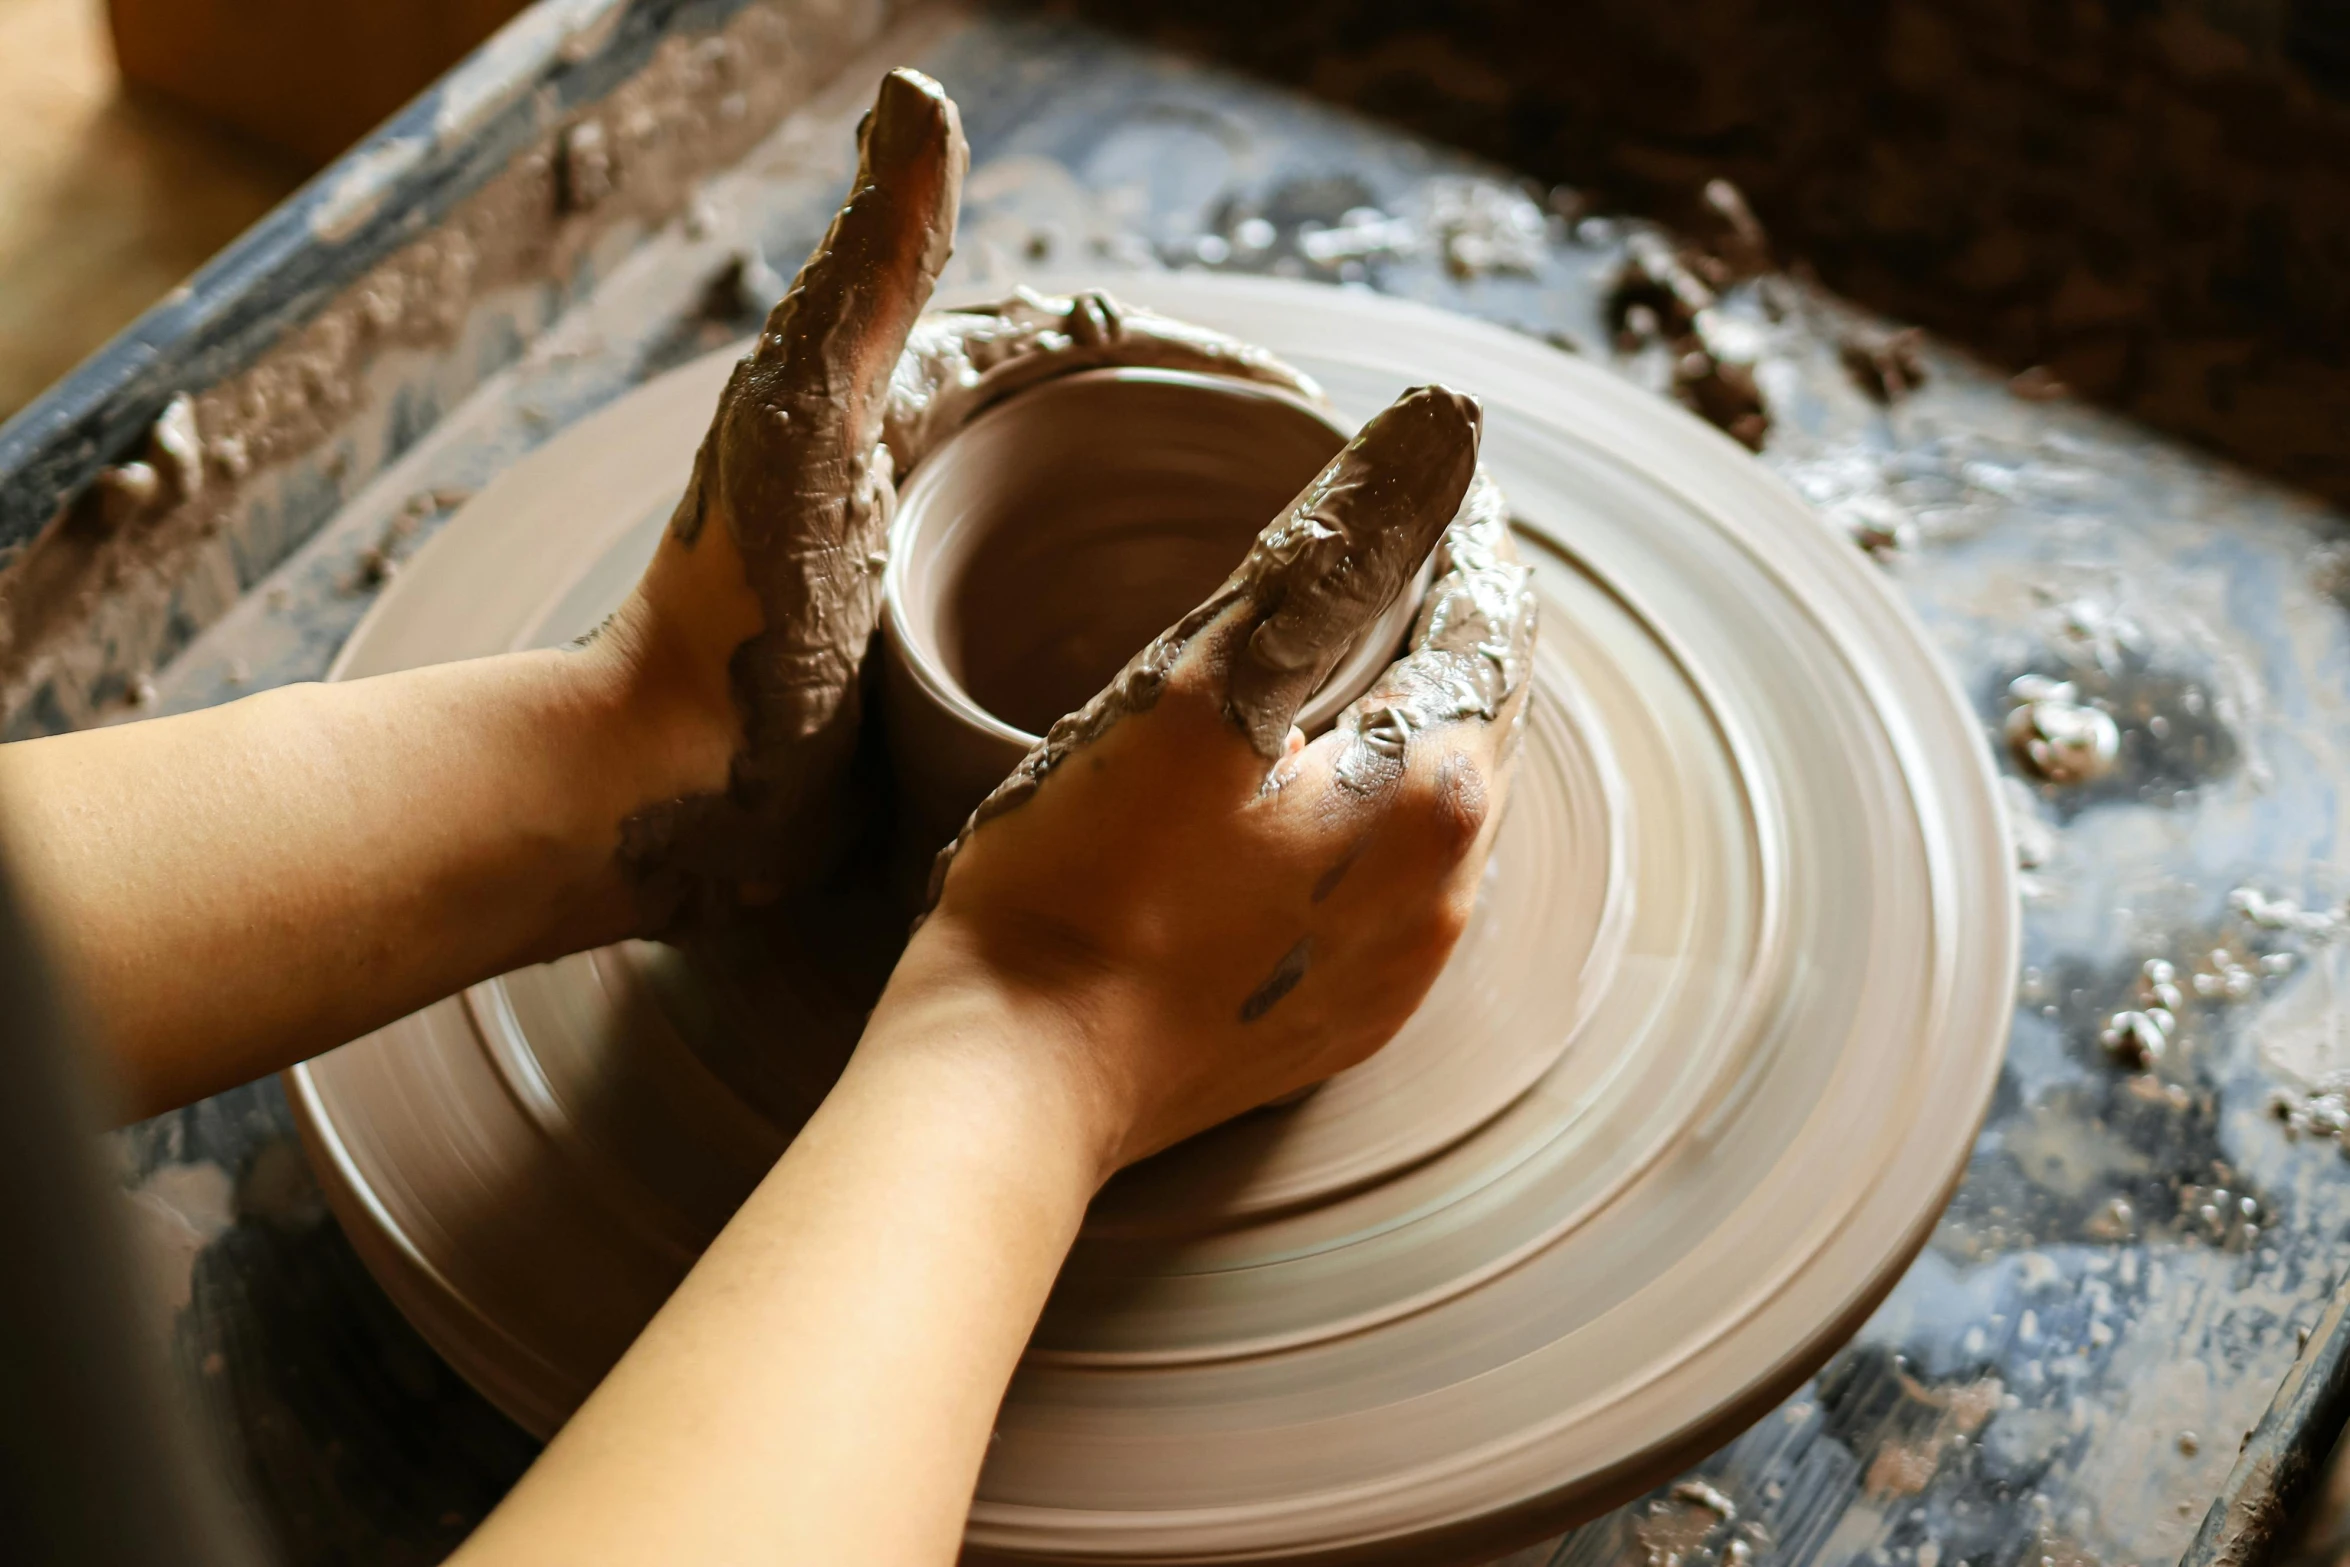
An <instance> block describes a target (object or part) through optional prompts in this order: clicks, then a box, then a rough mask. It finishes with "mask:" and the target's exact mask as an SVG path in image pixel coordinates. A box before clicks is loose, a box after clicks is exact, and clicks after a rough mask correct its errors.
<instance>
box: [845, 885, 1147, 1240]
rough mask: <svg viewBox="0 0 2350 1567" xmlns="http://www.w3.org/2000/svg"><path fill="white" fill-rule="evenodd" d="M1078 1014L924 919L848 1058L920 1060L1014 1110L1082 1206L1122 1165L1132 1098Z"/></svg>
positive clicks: (944, 926)
mask: <svg viewBox="0 0 2350 1567" xmlns="http://www.w3.org/2000/svg"><path fill="white" fill-rule="evenodd" d="M1083 1013H1084V1009H1083V1008H1082V1007H1080V1006H1077V1005H1074V1004H1072V999H1071V998H1070V997H1068V996H1065V995H1061V994H1058V993H1055V992H1051V991H1048V990H1045V989H1042V988H1039V987H1035V986H1028V985H1023V984H1020V983H1018V982H1016V981H1013V980H1010V979H1008V978H1007V977H1006V976H1004V975H1003V974H1001V973H1000V972H998V971H997V970H996V969H995V968H994V967H993V966H991V965H990V964H988V963H987V962H986V960H985V959H984V957H983V956H981V955H980V953H979V952H978V950H977V943H975V942H974V941H972V940H971V939H970V938H969V935H968V933H967V932H964V931H961V930H960V929H958V928H957V927H956V926H954V925H953V924H952V923H951V922H948V921H944V920H941V919H939V918H937V917H935V916H934V917H933V918H932V919H930V920H929V921H927V922H925V924H924V925H923V927H922V929H921V930H920V931H918V932H917V933H916V935H915V937H914V940H913V941H912V942H911V943H910V944H909V945H908V946H907V949H906V953H905V956H904V957H903V958H901V959H900V960H899V962H898V966H897V968H896V970H895V971H894V972H893V973H892V974H891V976H890V982H889V988H888V989H887V990H886V991H885V992H884V993H883V995H882V998H881V1002H880V1004H879V1005H878V1006H876V1007H875V1008H874V1011H873V1016H872V1019H871V1020H870V1022H869V1023H868V1024H867V1026H866V1030H865V1034H864V1037H863V1038H862V1039H861V1040H860V1041H859V1042H858V1045H857V1058H858V1059H859V1060H864V1061H870V1062H872V1063H874V1064H875V1065H876V1066H877V1067H878V1066H883V1065H891V1064H895V1063H901V1062H907V1063H920V1064H921V1065H922V1066H923V1067H924V1068H927V1069H930V1070H935V1071H937V1072H939V1073H941V1074H942V1075H958V1076H961V1077H963V1078H964V1079H966V1080H967V1082H968V1084H969V1085H970V1086H971V1087H972V1089H973V1090H974V1091H975V1092H977V1093H979V1094H981V1095H982V1097H983V1098H984V1099H987V1100H992V1101H995V1102H1006V1103H1012V1104H1016V1105H1017V1106H1018V1113H1019V1115H1020V1116H1021V1117H1022V1118H1024V1119H1026V1120H1028V1121H1029V1122H1030V1123H1031V1125H1030V1127H1029V1131H1030V1133H1031V1134H1032V1135H1034V1136H1036V1137H1040V1138H1043V1139H1045V1140H1046V1142H1047V1144H1048V1145H1049V1146H1050V1147H1051V1148H1053V1149H1054V1150H1055V1152H1056V1153H1058V1154H1060V1155H1062V1156H1063V1157H1065V1158H1066V1160H1067V1161H1068V1164H1069V1167H1070V1169H1071V1170H1072V1171H1074V1172H1075V1173H1076V1177H1077V1178H1078V1179H1079V1180H1080V1181H1081V1182H1082V1184H1083V1187H1084V1191H1085V1194H1086V1196H1087V1197H1088V1198H1090V1197H1091V1195H1092V1193H1093V1192H1094V1191H1095V1190H1096V1189H1098V1188H1099V1187H1100V1186H1101V1184H1102V1182H1104V1181H1106V1180H1108V1179H1109V1178H1110V1176H1111V1175H1113V1174H1114V1173H1116V1171H1117V1170H1118V1168H1119V1167H1120V1166H1121V1165H1123V1164H1124V1163H1126V1162H1127V1155H1126V1149H1127V1146H1128V1143H1129V1141H1130V1134H1131V1130H1132V1124H1133V1116H1132V1114H1131V1100H1132V1097H1133V1096H1132V1093H1131V1085H1129V1084H1126V1083H1124V1082H1122V1081H1120V1080H1119V1079H1118V1078H1117V1076H1116V1075H1115V1074H1113V1073H1111V1072H1109V1071H1108V1070H1107V1069H1106V1063H1105V1061H1104V1058H1103V1056H1102V1054H1101V1053H1100V1052H1098V1051H1097V1050H1096V1049H1095V1048H1094V1046H1093V1042H1092V1040H1091V1037H1090V1031H1089V1028H1088V1026H1087V1024H1086V1022H1085V1020H1084V1016H1083ZM853 1070H855V1063H852V1071H853Z"/></svg>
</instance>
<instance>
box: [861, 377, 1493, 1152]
mask: <svg viewBox="0 0 2350 1567" xmlns="http://www.w3.org/2000/svg"><path fill="white" fill-rule="evenodd" d="M1478 433H1479V414H1478V410H1477V406H1476V404H1475V403H1474V402H1473V401H1471V400H1470V399H1468V398H1466V397H1463V396H1460V395H1458V394H1456V393H1453V392H1450V391H1446V390H1444V389H1442V388H1437V387H1425V388H1421V389H1418V390H1416V391H1413V392H1411V393H1408V394H1406V395H1405V396H1404V397H1403V398H1402V399H1401V400H1399V401H1398V402H1397V403H1395V404H1394V405H1393V406H1392V407H1390V408H1389V409H1387V410H1386V411H1385V412H1384V413H1382V414H1380V415H1379V416H1378V417H1377V418H1375V419H1373V420H1372V421H1371V422H1370V423H1369V424H1368V425H1366V426H1365V427H1364V429H1363V431H1362V433H1361V434H1360V435H1358V436H1357V437H1356V438H1355V440H1354V441H1353V442H1351V443H1350V444H1349V445H1348V446H1347V447H1346V449H1345V450H1344V451H1343V452H1341V453H1340V454H1339V455H1338V456H1337V457H1336V458H1334V459H1333V460H1332V461H1331V463H1330V465H1329V466H1328V467H1327V468H1326V469H1324V470H1323V472H1322V473H1321V474H1320V475H1319V476H1318V477H1317V478H1316V479H1315V480H1314V481H1313V482H1312V483H1311V484H1309V485H1308V486H1307V487H1306V489H1305V490H1304V491H1303V492H1301V493H1300V494H1299V496H1298V497H1297V499H1296V500H1295V501H1293V502H1292V503H1291V504H1290V506H1289V507H1288V509H1287V510H1285V511H1284V512H1283V513H1282V515H1281V516H1279V517H1278V518H1276V519H1274V521H1273V522H1272V523H1271V524H1270V525H1269V526H1268V527H1267V528H1266V529H1265V530H1264V532H1263V533H1262V534H1261V535H1260V536H1259V538H1258V540H1257V542H1256V545H1255V547H1254V548H1253V549H1252V550H1251V551H1250V553H1249V555H1248V558H1247V559H1246V560H1245V561H1244V562H1243V563H1242V565H1241V567H1240V568H1239V569H1238V570H1237V571H1235V572H1234V573H1233V575H1232V576H1231V577H1230V578H1229V579H1228V580H1227V581H1226V582H1225V583H1224V584H1223V586H1222V587H1221V588H1219V589H1218V590H1217V592H1216V593H1215V594H1213V595H1212V596H1210V597H1209V598H1208V600H1207V601H1206V602H1204V603H1203V604H1201V605H1200V606H1199V607H1198V608H1197V609H1196V610H1194V611H1193V612H1192V613H1191V614H1190V615H1188V616H1186V617H1185V618H1184V619H1183V620H1182V621H1181V622H1180V623H1178V624H1177V625H1175V626H1174V627H1172V628H1170V629H1169V630H1168V631H1167V632H1166V633H1165V634H1164V635H1162V636H1161V637H1159V638H1158V639H1157V640H1156V641H1154V642H1153V643H1152V644H1151V646H1150V647H1149V648H1147V649H1145V650H1144V651H1143V652H1142V653H1141V654H1140V655H1138V656H1137V657H1136V658H1135V659H1134V660H1133V662H1131V663H1130V664H1129V665H1128V666H1127V667H1126V669H1125V670H1124V671H1123V672H1122V673H1121V674H1120V675H1119V676H1118V678H1117V679H1116V680H1115V681H1114V682H1113V683H1112V684H1111V685H1110V686H1109V687H1108V688H1107V689H1105V690H1104V691H1103V692H1102V693H1101V695H1100V696H1098V697H1097V698H1095V699H1094V701H1093V702H1091V703H1089V704H1088V705H1087V706H1086V707H1085V708H1084V709H1082V710H1081V711H1079V712H1077V713H1073V714H1071V715H1069V716H1068V717H1067V718H1064V719H1062V720H1061V721H1060V722H1059V723H1058V724H1056V725H1055V726H1054V727H1053V729H1052V731H1051V733H1050V734H1049V735H1048V736H1047V737H1046V739H1045V741H1044V743H1043V744H1042V745H1040V746H1039V747H1038V748H1037V749H1036V750H1035V751H1034V752H1032V753H1031V754H1030V756H1029V757H1028V759H1027V760H1026V761H1025V762H1024V763H1023V764H1022V765H1021V767H1020V769H1019V770H1018V771H1017V772H1016V773H1015V774H1014V775H1013V776H1012V777H1011V778H1010V779H1008V780H1006V782H1005V783H1004V785H1003V786H1002V787H1001V788H999V789H998V790H997V791H996V792H995V794H993V795H992V796H991V797H990V798H989V800H988V801H987V803H986V804H984V805H983V806H982V807H981V808H980V810H979V811H978V812H977V813H976V814H975V815H974V817H973V820H972V824H971V826H970V827H968V828H967V829H966V830H965V831H964V833H963V834H962V836H961V837H960V838H959V839H958V840H957V842H956V844H955V845H954V847H953V848H952V849H950V850H949V851H948V853H947V854H946V855H944V856H942V857H941V861H940V867H939V875H938V878H937V880H936V881H935V883H934V890H935V894H936V902H935V905H934V907H933V908H932V910H931V913H930V914H929V916H928V918H927V919H926V920H925V922H924V923H923V925H922V927H921V928H920V930H919V931H918V932H917V933H916V935H915V938H914V940H913V942H912V944H911V945H910V946H909V948H908V950H907V953H906V955H905V958H904V959H903V961H902V962H901V963H900V965H899V967H898V969H897V972H896V973H895V975H893V977H892V979H891V981H890V986H889V989H888V991H887V993H886V994H885V995H884V997H883V999H882V1002H881V1006H880V1008H879V1010H878V1011H877V1013H876V1015H875V1019H874V1026H873V1028H872V1029H871V1030H870V1031H869V1033H868V1036H867V1038H868V1041H876V1040H878V1041H883V1042H885V1047H886V1048H893V1049H966V1048H968V1049H978V1048H1005V1047H1003V1046H991V1045H990V1044H989V1043H988V1042H989V1041H1000V1040H1006V1039H1009V1040H1012V1041H1015V1042H1016V1044H1015V1045H1014V1046H1012V1047H1010V1048H1015V1049H1017V1050H1018V1051H1019V1052H1020V1056H1021V1059H1020V1061H1019V1062H1018V1063H1017V1066H1018V1068H1019V1069H1020V1070H1023V1071H1028V1072H1032V1073H1035V1074H1041V1083H1040V1086H1041V1087H1042V1088H1043V1089H1045V1090H1048V1091H1053V1092H1060V1093H1065V1094H1070V1095H1074V1096H1075V1097H1076V1098H1077V1099H1078V1100H1079V1101H1080V1102H1081V1103H1082V1105H1083V1107H1084V1118H1085V1122H1086V1124H1087V1125H1089V1126H1090V1127H1092V1128H1093V1129H1094V1130H1095V1133H1096V1134H1097V1136H1098V1140H1099V1156H1100V1160H1101V1164H1102V1173H1103V1174H1104V1175H1105V1176H1106V1175H1107V1174H1108V1173H1109V1171H1110V1170H1111V1169H1114V1168H1116V1167H1117V1166H1118V1165H1121V1164H1124V1163H1126V1162H1129V1161H1131V1160H1133V1159H1136V1158H1140V1157H1142V1156H1143V1155H1145V1154H1148V1153H1151V1152H1154V1151H1156V1150H1157V1149H1160V1148H1163V1147H1166V1146H1167V1145H1169V1144H1170V1143H1173V1142H1175V1141H1178V1140H1179V1139H1181V1138H1183V1137H1186V1136H1189V1135H1190V1134H1191V1133H1193V1132H1196V1131H1199V1130H1202V1129H1203V1128H1205V1127H1207V1126H1210V1125H1212V1124H1214V1123H1215V1122H1217V1121H1220V1120H1223V1119H1225V1118H1227V1117H1229V1116H1231V1115H1234V1114H1237V1113H1238V1112H1240V1111H1242V1110H1245V1109H1248V1108H1249V1107H1251V1106H1253V1105H1257V1104H1261V1103H1263V1102H1265V1101H1267V1100H1270V1099H1274V1098H1277V1097H1279V1096H1281V1095H1283V1094H1285V1093H1288V1092H1291V1091H1293V1090H1296V1089H1298V1088H1301V1087H1304V1086H1306V1085H1308V1084H1311V1083H1314V1082H1318V1081H1319V1080H1321V1079H1322V1078H1324V1077H1327V1076H1329V1075H1330V1074H1332V1073H1333V1072H1336V1071H1339V1070H1341V1069H1343V1068H1345V1067H1347V1066H1350V1065H1352V1064H1354V1063H1355V1062H1357V1061H1360V1060H1362V1059H1363V1058H1364V1057H1366V1056H1368V1055H1369V1054H1370V1053H1371V1052H1372V1051H1374V1050H1376V1049H1377V1048H1378V1047H1379V1046H1380V1045H1382V1044H1384V1043H1385V1042H1386V1041H1387V1039H1388V1038H1389V1037H1391V1036H1392V1035H1393V1033H1394V1032H1395V1030H1396V1029H1397V1028H1398V1027H1400V1026H1401V1025H1402V1023H1403V1022H1404V1020H1405V1019H1406V1018H1408V1017H1409V1016H1410V1015H1411V1013H1412V1011H1413V1009H1414V1008H1416V1007H1417V1006H1418V1004H1419V1002H1420V1000H1421V998H1422V997H1423V996H1424V995H1425V994H1426V992H1427V989H1428V987H1429V985H1430V984H1431V983H1433V982H1434V980H1435V977H1436V974H1437V972H1438V970H1439V969H1440V968H1441V967H1442V965H1443V963H1444V960H1445V958H1446V956H1447V954H1448V953H1449V952H1450V951H1451V948H1452V945H1453V942H1454V940H1455V939H1456V938H1457V936H1458V935H1459V933H1460V930H1461V928H1462V926H1463V924H1464V922H1465V921H1466V920H1467V918H1468V915H1469V912H1470V910H1471V908H1472V906H1473V904H1474V902H1475V898H1476V891H1477V886H1478V882H1479V878H1480V873H1481V870H1482V866H1483V863H1484V860H1485V856H1486V852H1487V849H1488V847H1489V845H1490V842H1491V838H1492V833H1493V829H1494V824H1495V822H1496V820H1497V818H1498V817H1499V815H1500V810H1501V805H1502V800H1503V796H1504V794H1505V792H1506V789H1507V786H1508V780H1509V774H1510V767H1511V760H1512V757H1513V755H1514V738H1515V734H1516V730H1517V720H1518V716H1519V713H1520V710H1521V708H1522V705H1523V702H1524V700H1525V697H1524V684H1525V671H1526V663H1527V658H1528V656H1529V653H1530V650H1531V641H1532V637H1533V631H1534V627H1533V604H1532V598H1531V595H1530V593H1529V592H1528V591H1527V582H1526V576H1525V573H1524V571H1523V568H1521V567H1519V566H1518V565H1517V564H1516V563H1515V561H1514V560H1513V559H1511V558H1510V557H1509V553H1508V552H1509V545H1508V537H1507V527H1506V520H1505V519H1504V518H1503V517H1502V514H1501V510H1500V505H1499V495H1498V492H1497V491H1494V490H1493V488H1492V486H1491V484H1490V481H1487V480H1485V479H1484V478H1483V477H1482V475H1481V474H1480V473H1478V471H1477V469H1476V453H1477V441H1478ZM1448 524H1450V525H1451V528H1450V532H1449V535H1448ZM1440 536H1446V540H1447V541H1446V543H1445V544H1444V547H1443V549H1442V551H1441V553H1440V556H1439V559H1438V562H1437V565H1438V578H1437V585H1436V587H1435V589H1434V591H1432V592H1431V594H1430V595H1429V597H1428V600H1427V602H1426V604H1425V607H1424V609H1423V612H1422V615H1421V617H1420V621H1419V625H1418V627H1417V629H1416V631H1415V634H1414V638H1413V647H1412V649H1411V651H1410V652H1409V653H1408V654H1407V655H1406V656H1405V657H1404V659H1403V660H1402V661H1401V662H1399V663H1398V664H1397V665H1396V666H1395V667H1394V668H1393V669H1392V670H1391V671H1390V672H1389V673H1388V674H1387V675H1386V676H1385V677H1384V678H1383V679H1382V680H1380V681H1379V682H1378V684H1377V685H1376V686H1375V687H1374V689H1373V690H1372V691H1371V692H1370V693H1369V694H1367V695H1366V696H1365V697H1364V698H1363V699H1362V700H1361V701H1359V702H1357V703H1356V704H1355V705H1354V706H1353V707H1352V708H1351V709H1349V711H1348V712H1347V714H1346V715H1345V716H1344V717H1343V718H1342V720H1341V721H1340V723H1339V724H1338V725H1337V727H1336V728H1335V729H1334V730H1333V731H1332V732H1331V733H1330V734H1328V735H1325V736H1323V737H1322V738H1321V739H1319V740H1316V741H1314V742H1313V743H1312V744H1306V743H1305V742H1304V740H1303V737H1302V736H1300V735H1299V734H1298V733H1297V731H1295V730H1294V729H1293V728H1292V727H1291V721H1292V718H1293V717H1294V715H1295V714H1296V712H1297V711H1298V708H1299V706H1300V705H1301V704H1302V703H1303V702H1304V700H1305V699H1306V697H1307V696H1308V695H1309V694H1310V693H1311V692H1312V691H1313V689H1314V688H1315V687H1316V686H1318V685H1319V684H1320V683H1321V681H1322V679H1323V678H1324V677H1325V676H1326V675H1327V674H1328V672H1329V671H1330V669H1331V668H1332V666H1333V665H1334V664H1335V663H1336V661H1337V660H1338V659H1339V657H1340V656H1341V655H1342V654H1343V652H1344V651H1345V649H1346V647H1347V645H1348V644H1349V643H1350V642H1351V641H1352V640H1353V638H1354V636H1355V635H1356V633H1357V632H1359V631H1360V630H1361V628H1362V627H1363V626H1365V625H1366V624H1368V623H1369V622H1370V621H1371V620H1372V619H1373V618H1374V617H1375V616H1376V615H1378V614H1379V613H1380V612H1381V611H1382V610H1383V609H1384V608H1385V607H1386V606H1387V605H1388V604H1389V603H1390V602H1391V601H1392V600H1393V598H1394V596H1395V595H1396V593H1398V592H1399V591H1400V590H1401V588H1402V586H1403V584H1404V583H1406V582H1407V581H1408V580H1410V578H1411V576H1412V575H1413V573H1414V572H1415V571H1416V569H1417V567H1418V565H1419V563H1420V561H1421V560H1422V559H1424V558H1425V557H1426V556H1427V554H1428V553H1429V551H1430V549H1431V548H1432V547H1434V546H1436V545H1437V544H1438V541H1439V538H1440ZM861 1048H862V1047H861Z"/></svg>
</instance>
